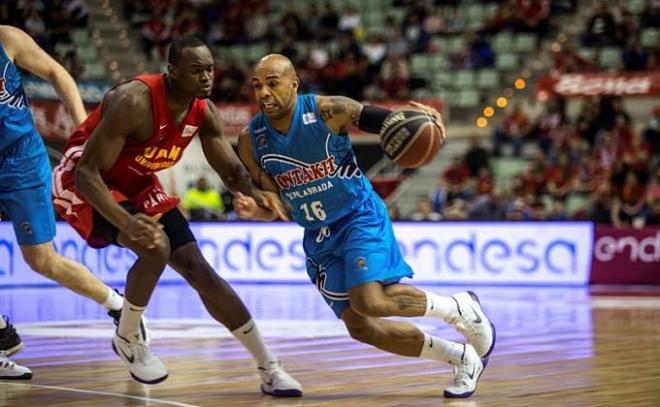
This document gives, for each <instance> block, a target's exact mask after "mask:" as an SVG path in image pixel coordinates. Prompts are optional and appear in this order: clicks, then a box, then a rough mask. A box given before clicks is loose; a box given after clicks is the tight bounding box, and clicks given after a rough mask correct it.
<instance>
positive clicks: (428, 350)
mask: <svg viewBox="0 0 660 407" xmlns="http://www.w3.org/2000/svg"><path fill="white" fill-rule="evenodd" d="M463 352H465V345H463V344H462V343H456V342H452V341H448V340H446V339H442V338H438V337H435V336H431V335H429V334H427V333H425V334H424V345H423V346H422V351H421V352H420V354H419V357H420V358H424V359H433V360H440V361H443V362H447V363H451V364H452V365H457V364H459V363H461V360H462V359H463Z"/></svg>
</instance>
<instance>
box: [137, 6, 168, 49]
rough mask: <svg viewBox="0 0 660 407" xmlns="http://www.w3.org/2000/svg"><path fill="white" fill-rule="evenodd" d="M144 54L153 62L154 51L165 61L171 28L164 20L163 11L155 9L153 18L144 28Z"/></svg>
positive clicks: (142, 31)
mask: <svg viewBox="0 0 660 407" xmlns="http://www.w3.org/2000/svg"><path fill="white" fill-rule="evenodd" d="M141 33H142V42H143V46H144V52H145V53H146V54H147V57H149V59H151V60H153V58H154V50H156V54H157V55H158V58H159V59H160V60H164V59H165V50H166V48H167V43H168V42H169V41H170V28H169V26H168V25H167V23H166V22H165V20H164V19H163V16H162V9H158V8H156V9H154V11H153V12H152V14H151V18H150V19H149V20H148V21H147V22H146V23H144V25H143V26H142V30H141Z"/></svg>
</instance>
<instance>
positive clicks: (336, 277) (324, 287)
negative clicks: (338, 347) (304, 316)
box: [307, 253, 485, 397]
mask: <svg viewBox="0 0 660 407" xmlns="http://www.w3.org/2000/svg"><path fill="white" fill-rule="evenodd" d="M310 255H312V256H314V258H311V257H308V259H307V272H308V274H309V276H310V278H311V279H312V281H313V282H314V283H315V284H316V287H317V289H318V290H319V291H320V292H321V294H322V295H323V299H324V300H325V301H326V303H327V304H328V305H329V306H330V307H331V308H332V310H333V311H334V313H335V315H337V317H338V318H341V319H342V321H343V322H344V324H345V325H346V328H347V329H348V331H349V333H350V335H351V337H352V338H354V339H356V340H358V341H360V342H363V343H366V344H369V345H372V346H374V347H376V348H378V349H381V350H384V351H386V352H390V353H394V354H397V355H402V356H409V357H420V358H426V359H433V360H439V361H443V362H448V363H451V364H452V365H453V366H454V367H455V380H454V384H453V385H452V386H450V387H449V388H447V391H446V393H445V395H446V396H447V397H469V396H470V395H471V394H472V393H473V392H474V390H475V389H476V385H477V381H478V380H479V377H480V375H481V372H482V371H483V369H484V367H485V366H484V363H485V362H482V361H481V358H479V355H477V353H476V351H475V350H474V348H473V347H472V346H471V345H463V344H459V343H455V342H451V341H447V340H444V339H442V338H437V337H434V336H432V335H429V334H426V333H424V332H422V331H421V330H420V329H419V328H417V327H416V326H415V325H413V324H411V323H408V322H402V321H389V320H384V319H381V318H377V317H369V316H365V315H361V314H359V313H357V312H356V311H355V310H354V309H352V304H350V302H349V293H348V292H347V290H346V280H345V278H346V273H344V272H343V267H344V259H343V258H342V257H340V256H338V255H336V254H334V253H322V254H318V253H308V256H310ZM468 374H469V375H468ZM466 375H467V376H466Z"/></svg>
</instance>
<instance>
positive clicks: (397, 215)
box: [387, 204, 401, 220]
mask: <svg viewBox="0 0 660 407" xmlns="http://www.w3.org/2000/svg"><path fill="white" fill-rule="evenodd" d="M387 214H388V215H389V216H390V219H391V220H401V211H400V210H399V207H398V206H396V205H394V204H390V205H388V206H387Z"/></svg>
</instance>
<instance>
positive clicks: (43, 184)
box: [0, 130, 55, 245]
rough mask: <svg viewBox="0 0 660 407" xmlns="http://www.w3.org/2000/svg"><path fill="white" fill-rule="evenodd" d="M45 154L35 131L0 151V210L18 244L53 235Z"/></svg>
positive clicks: (44, 238)
mask: <svg viewBox="0 0 660 407" xmlns="http://www.w3.org/2000/svg"><path fill="white" fill-rule="evenodd" d="M51 183H52V180H51V169H50V161H49V160H48V153H47V152H46V148H45V147H44V142H43V140H42V139H41V136H40V135H39V133H37V132H36V130H35V131H33V132H32V134H30V135H29V136H25V137H23V138H21V139H19V140H17V141H15V142H14V143H13V144H10V145H9V146H7V147H6V148H5V149H3V150H2V151H0V209H2V210H4V211H5V212H7V213H8V214H9V218H10V219H11V221H12V223H13V225H14V232H15V233H16V239H17V240H18V243H19V244H20V245H36V244H41V243H46V242H50V241H51V240H53V237H55V212H54V210H53V203H52V201H51V199H52V198H51Z"/></svg>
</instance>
